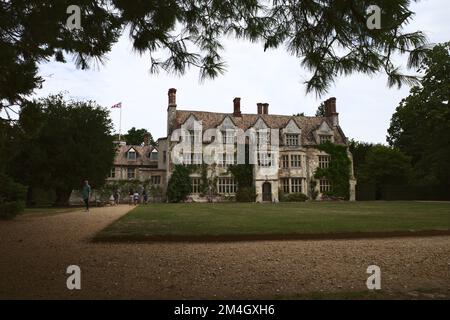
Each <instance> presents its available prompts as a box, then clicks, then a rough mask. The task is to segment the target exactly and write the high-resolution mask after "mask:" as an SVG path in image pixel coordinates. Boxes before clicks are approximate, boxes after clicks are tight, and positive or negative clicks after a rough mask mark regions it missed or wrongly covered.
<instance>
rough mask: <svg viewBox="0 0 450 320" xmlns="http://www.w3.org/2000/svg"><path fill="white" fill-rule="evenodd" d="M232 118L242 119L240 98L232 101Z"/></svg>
mask: <svg viewBox="0 0 450 320" xmlns="http://www.w3.org/2000/svg"><path fill="white" fill-rule="evenodd" d="M233 117H242V113H241V98H234V100H233Z"/></svg>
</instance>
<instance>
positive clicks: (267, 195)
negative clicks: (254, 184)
mask: <svg viewBox="0 0 450 320" xmlns="http://www.w3.org/2000/svg"><path fill="white" fill-rule="evenodd" d="M262 192H263V201H268V202H272V184H271V183H270V182H264V183H263V185H262Z"/></svg>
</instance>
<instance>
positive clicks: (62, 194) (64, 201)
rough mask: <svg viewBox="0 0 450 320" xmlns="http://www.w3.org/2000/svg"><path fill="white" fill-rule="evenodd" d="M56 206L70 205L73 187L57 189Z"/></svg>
mask: <svg viewBox="0 0 450 320" xmlns="http://www.w3.org/2000/svg"><path fill="white" fill-rule="evenodd" d="M55 193H56V200H55V204H54V206H55V207H68V206H69V200H70V195H71V194H72V189H56V190H55Z"/></svg>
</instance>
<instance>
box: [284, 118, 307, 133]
mask: <svg viewBox="0 0 450 320" xmlns="http://www.w3.org/2000/svg"><path fill="white" fill-rule="evenodd" d="M281 131H282V133H284V134H286V133H292V134H300V133H301V132H302V130H301V129H300V128H299V126H298V125H297V123H296V122H295V121H294V120H293V119H291V120H289V122H288V124H287V125H286V127H284V128H283V129H282V130H281Z"/></svg>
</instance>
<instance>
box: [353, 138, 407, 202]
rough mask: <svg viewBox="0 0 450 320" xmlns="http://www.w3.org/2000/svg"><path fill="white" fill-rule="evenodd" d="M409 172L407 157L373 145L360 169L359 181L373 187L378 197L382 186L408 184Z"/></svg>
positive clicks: (388, 148) (394, 150)
mask: <svg viewBox="0 0 450 320" xmlns="http://www.w3.org/2000/svg"><path fill="white" fill-rule="evenodd" d="M411 171H412V168H411V159H410V158H409V157H408V156H406V155H404V154H403V153H402V152H401V151H399V150H397V149H394V148H391V147H387V146H383V145H375V146H373V147H371V148H370V150H369V151H368V152H367V155H366V159H365V162H364V164H363V165H362V166H361V168H360V173H359V181H360V182H361V183H369V184H373V185H375V187H376V190H377V194H378V195H379V194H380V190H381V187H382V186H385V185H401V184H405V183H408V182H409V179H410V177H411Z"/></svg>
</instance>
